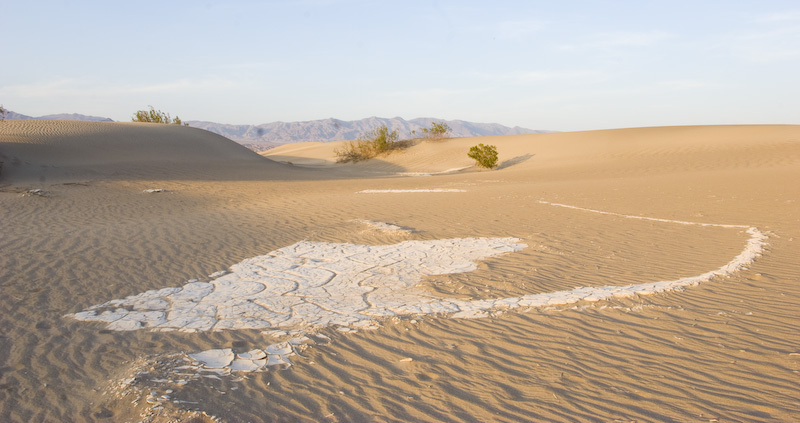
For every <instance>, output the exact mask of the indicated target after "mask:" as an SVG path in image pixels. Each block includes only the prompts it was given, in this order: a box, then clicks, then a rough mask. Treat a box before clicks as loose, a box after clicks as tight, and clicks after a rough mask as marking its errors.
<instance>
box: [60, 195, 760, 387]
mask: <svg viewBox="0 0 800 423" xmlns="http://www.w3.org/2000/svg"><path fill="white" fill-rule="evenodd" d="M540 203H542V204H548V205H553V206H558V207H565V208H570V209H575V210H582V211H587V212H593V213H599V214H606V215H614V216H618V217H624V218H631V219H641V220H651V221H658V222H666V223H677V224H683V225H697V226H711V227H720V228H740V229H741V228H747V233H748V234H750V238H749V239H748V241H747V243H746V245H745V248H744V249H743V251H742V252H741V253H740V254H739V255H737V256H736V257H735V258H734V259H733V260H731V261H730V262H728V263H727V264H726V265H724V266H722V267H720V268H719V269H717V270H714V271H711V272H706V273H703V274H701V275H697V276H692V277H686V278H681V279H677V280H673V281H661V282H651V283H643V284H633V285H627V286H606V287H579V288H575V289H573V290H568V291H558V292H552V293H543V294H532V295H526V296H521V297H509V298H500V299H487V300H475V301H460V300H442V299H439V300H436V299H434V298H431V297H429V296H428V297H427V298H425V297H419V296H416V295H413V294H415V293H412V292H408V293H407V294H412V295H406V296H403V295H402V294H401V295H399V296H400V297H403V298H398V299H405V300H416V303H412V304H399V306H398V307H396V308H394V310H386V309H384V310H380V311H379V310H372V311H373V312H375V311H377V313H376V314H375V315H374V317H379V316H391V315H394V314H431V313H445V314H450V316H451V317H454V318H480V317H485V316H487V315H488V313H489V312H490V311H492V310H497V309H514V308H520V307H529V308H530V307H540V306H545V305H567V304H572V303H577V302H579V301H590V302H593V301H601V300H604V299H609V298H613V297H618V298H619V297H631V296H634V295H648V294H654V293H657V292H663V291H669V290H681V289H683V288H684V287H687V286H691V285H696V284H699V283H701V282H704V281H708V280H710V279H712V278H714V277H719V276H728V275H731V274H732V273H734V272H736V271H738V270H741V269H743V268H745V267H746V266H747V265H748V264H750V263H752V262H753V261H754V260H755V259H756V258H757V257H758V256H759V255H761V254H762V252H763V250H764V247H765V246H766V245H767V242H766V241H767V239H768V237H767V236H766V235H765V234H763V233H762V232H760V231H759V230H758V229H757V228H755V227H748V226H744V225H724V224H712V223H696V222H687V221H678V220H669V219H658V218H650V217H643V216H631V215H624V214H619V213H612V212H605V211H600V210H593V209H586V208H581V207H576V206H571V205H566V204H559V203H549V202H546V201H540ZM474 240H476V239H474V238H473V239H456V240H444V241H446V242H449V243H451V244H457V243H458V241H474ZM477 240H486V239H485V238H478V239H477ZM492 240H506V241H508V242H511V244H510V245H509V246H508V247H507V248H508V250H507V251H518V250H520V249H522V248H523V247H524V246H525V245H524V244H521V243H519V242H518V241H519V240H518V239H516V238H495V239H492ZM436 242H437V241H427V243H436ZM407 243H420V244H424V243H426V241H406V242H405V243H400V244H396V245H394V246H386V247H397V246H398V245H402V244H407ZM300 244H302V243H298V244H295V245H293V246H291V247H286V248H285V249H282V250H286V249H290V248H292V247H294V250H295V251H297V249H298V247H299V245H300ZM320 244H324V243H320ZM324 245H328V244H324ZM329 245H334V246H340V247H341V246H348V245H350V246H352V244H329ZM356 247H359V246H356ZM360 247H366V246H360ZM366 248H369V247H366ZM282 250H277V252H281V251H282ZM501 252H503V251H501ZM273 253H276V252H273ZM495 254H499V253H495ZM275 255H279V254H275ZM489 255H492V254H487V255H486V256H489ZM261 257H268V256H261ZM261 257H256V258H254V259H258V258H261ZM482 258H483V257H482ZM251 260H253V259H251ZM245 262H247V260H245ZM245 262H242V263H245ZM242 263H240V265H241V264H242ZM472 266H473V267H472V268H469V269H467V268H466V267H462V268H461V269H457V270H454V271H453V270H451V271H449V272H447V273H453V272H459V271H470V270H474V263H472ZM467 267H469V266H467ZM231 270H233V271H236V270H237V269H236V266H234V267H232V268H231ZM429 274H436V273H429ZM438 274H441V273H438ZM226 276H228V275H226ZM219 279H222V277H221V278H219ZM191 285H192V284H191V283H190V284H187V285H186V286H185V287H184V289H185V288H186V287H189V286H191ZM176 290H177V291H176ZM180 290H181V288H165V289H164V290H158V291H148V292H146V293H143V294H140V295H139V296H133V297H128V299H126V300H135V299H137V297H141V296H142V295H145V294H148V293H156V294H166V295H172V294H174V293H176V292H178V291H180ZM410 291H414V289H413V287H412V289H411V290H410ZM416 294H418V295H419V293H416ZM206 295H208V293H206ZM392 295H396V294H392ZM414 297H416V298H414ZM126 300H112V301H109V302H107V303H104V304H101V305H98V306H94V307H91V308H90V309H89V310H87V311H85V312H81V313H76V314H74V315H69V316H72V317H74V318H76V319H80V320H101V321H110V323H109V327H110V328H112V329H115V330H134V329H139V328H141V324H140V323H138V322H137V323H136V324H133V325H131V324H127V323H126V324H123V325H120V326H115V327H112V324H113V323H115V322H117V321H119V320H122V318H123V317H125V316H124V315H123V316H119V315H117V314H116V313H123V312H120V311H119V309H118V310H117V311H115V312H112V313H111V314H108V313H109V312H108V311H106V312H104V313H102V314H100V315H97V314H96V312H95V311H93V309H97V308H103V307H110V306H116V305H121V304H123V303H125V301H126ZM420 300H422V301H421V302H420ZM135 316H137V317H139V318H141V317H152V316H148V315H147V314H135ZM331 324H333V325H337V324H338V325H341V326H344V325H343V324H342V322H336V321H328V325H331ZM350 325H351V326H361V327H366V328H369V327H375V326H374V322H373V321H371V320H365V319H360V318H359V319H358V320H357V321H355V322H350ZM187 326H189V325H187ZM246 327H248V328H250V327H249V326H246ZM317 327H319V326H317ZM228 328H229V329H233V328H234V327H228ZM312 329H313V327H312ZM191 330H197V328H191ZM294 332H295V333H299V334H300V335H301V336H300V337H296V338H292V339H291V340H289V342H285V343H279V344H273V345H270V346H268V347H267V348H266V349H265V350H253V351H250V352H248V353H244V354H238V355H237V354H234V353H233V351H232V350H229V349H222V350H208V351H204V352H200V353H195V354H190V355H188V357H187V359H188V360H190V361H193V366H187V367H193V368H195V369H196V370H198V371H199V370H212V371H219V372H222V373H230V372H231V371H257V370H263V369H265V368H266V367H268V366H272V365H279V364H282V365H291V362H290V361H289V359H288V357H289V356H291V355H293V354H294V353H295V350H296V349H297V348H298V347H301V346H304V345H305V344H306V343H307V342H309V341H310V339H309V338H307V337H305V336H304V335H303V332H302V331H297V330H296V331H294ZM316 336H322V335H316ZM259 351H263V354H262V353H259Z"/></svg>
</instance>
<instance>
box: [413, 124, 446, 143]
mask: <svg viewBox="0 0 800 423" xmlns="http://www.w3.org/2000/svg"><path fill="white" fill-rule="evenodd" d="M450 131H452V128H450V126H449V125H448V124H447V123H446V122H444V121H442V122H431V127H430V128H422V129H420V132H419V134H418V133H417V130H416V129H415V130H413V131H411V133H410V134H409V135H410V136H411V138H421V139H424V140H441V139H445V138H450ZM417 135H419V137H418V136H417Z"/></svg>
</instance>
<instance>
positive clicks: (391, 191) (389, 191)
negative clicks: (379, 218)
mask: <svg viewBox="0 0 800 423" xmlns="http://www.w3.org/2000/svg"><path fill="white" fill-rule="evenodd" d="M409 192H467V190H463V189H455V188H435V189H365V190H363V191H359V192H357V193H356V194H397V193H409Z"/></svg>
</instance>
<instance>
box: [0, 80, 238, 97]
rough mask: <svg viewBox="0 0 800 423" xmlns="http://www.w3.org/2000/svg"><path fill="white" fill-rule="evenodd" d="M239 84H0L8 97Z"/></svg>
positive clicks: (171, 90)
mask: <svg viewBox="0 0 800 423" xmlns="http://www.w3.org/2000/svg"><path fill="white" fill-rule="evenodd" d="M236 85H237V83H236V82H234V81H229V80H225V79H217V78H209V79H178V80H174V81H169V82H163V83H157V84H119V85H114V84H107V85H98V84H94V83H90V82H88V81H84V80H79V79H75V78H60V79H55V80H52V81H41V82H35V83H31V84H16V85H7V86H0V94H3V95H4V96H8V97H23V98H25V97H49V98H52V97H59V96H87V95H94V96H117V95H127V94H137V93H176V92H197V91H199V90H221V89H230V88H232V87H234V86H236Z"/></svg>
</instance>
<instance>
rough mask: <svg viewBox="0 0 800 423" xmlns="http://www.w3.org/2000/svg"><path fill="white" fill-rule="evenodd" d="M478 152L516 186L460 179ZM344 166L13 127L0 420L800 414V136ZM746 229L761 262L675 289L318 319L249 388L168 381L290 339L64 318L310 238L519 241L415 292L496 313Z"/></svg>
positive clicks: (705, 261) (234, 149)
mask: <svg viewBox="0 0 800 423" xmlns="http://www.w3.org/2000/svg"><path fill="white" fill-rule="evenodd" d="M478 142H482V143H484V144H487V143H488V144H494V145H496V146H497V147H498V151H499V152H500V159H501V166H500V169H499V170H495V171H478V170H477V169H475V168H466V169H464V168H465V167H468V166H470V165H471V160H470V159H469V158H467V157H466V152H467V150H468V149H469V147H470V146H472V145H475V144H477V143H478ZM332 147H334V146H333V145H319V144H311V145H302V144H301V145H294V146H286V147H282V148H279V149H276V150H274V151H271V152H269V153H268V154H267V157H268V158H270V159H272V160H268V159H265V158H262V157H260V156H258V155H256V154H255V153H251V152H249V151H248V150H246V149H244V148H243V147H240V146H238V145H237V144H235V143H233V142H231V141H229V140H226V139H224V138H222V137H219V136H216V135H214V134H210V133H208V132H204V131H200V130H197V129H193V128H185V127H177V126H174V127H173V126H161V125H146V124H120V123H91V122H64V121H6V122H2V123H0V161H2V162H3V168H2V173H0V223H2V232H0V292H2V294H3V295H2V297H0V421H3V422H6V421H9V422H28V421H43V422H61V421H78V422H82V421H87V422H120V421H142V420H144V421H169V419H178V420H183V421H203V420H207V421H211V419H212V417H209V416H214V418H217V419H219V420H221V421H228V422H239V421H287V422H294V421H301V422H302V421H308V422H316V421H370V422H373V421H376V422H381V421H508V422H512V421H614V420H621V421H631V420H636V421H698V422H708V421H714V420H715V419H716V420H718V421H793V420H797V419H800V399H798V395H797V392H800V373H798V372H800V331H798V327H800V300H798V298H800V285H798V281H800V265H798V263H799V262H800V261H799V260H800V259H799V258H800V246H798V242H800V204H798V201H800V184H797V183H796V181H798V180H800V127H797V126H728V127H678V128H643V129H623V130H613V131H593V132H578V133H562V134H538V135H523V136H509V137H488V138H481V139H453V140H447V141H438V142H424V143H420V144H417V145H415V146H414V147H412V148H411V149H409V150H406V151H404V152H399V153H393V154H391V155H389V156H386V157H383V158H380V159H377V160H373V161H370V162H366V163H359V164H355V165H352V164H351V165H335V164H334V163H333V157H332ZM286 162H292V163H294V165H290V164H287V163H286ZM459 169H460V170H459ZM425 174H428V175H431V176H427V177H419V176H414V177H411V176H409V175H425ZM35 190H41V191H35ZM145 190H162V191H157V192H145ZM547 203H559V204H565V205H571V206H575V207H578V208H580V209H569V208H564V207H556V206H554V205H552V204H547ZM581 209H591V210H596V211H603V212H608V213H611V214H601V213H593V212H587V211H586V210H581ZM625 216H642V217H650V218H655V219H662V220H663V221H657V220H639V219H630V218H627V217H625ZM670 221H684V222H693V223H710V224H717V225H735V226H736V225H738V226H743V228H735V227H719V226H697V225H680V224H675V223H671V222H670ZM368 222H370V223H368ZM748 227H755V228H758V230H759V231H761V232H763V233H764V234H765V235H766V237H767V239H766V246H765V247H764V249H763V251H762V252H761V255H760V256H758V257H756V258H755V261H754V262H752V264H749V265H748V266H747V267H746V268H743V269H739V270H737V271H735V272H733V273H732V274H730V275H729V276H715V277H713V278H711V279H710V280H708V281H704V282H702V283H700V284H697V285H694V286H688V287H686V288H685V289H683V290H678V291H675V290H669V291H665V292H659V293H654V294H651V295H640V294H637V295H633V296H620V297H613V298H609V299H602V300H600V301H579V302H577V303H572V304H568V305H558V304H555V305H545V306H535V307H522V308H511V309H504V308H502V307H493V308H492V309H491V310H490V312H488V313H487V314H486V316H485V317H483V318H476V319H458V318H453V316H452V315H450V314H447V313H445V314H424V315H418V314H410V315H409V314H404V315H394V316H388V317H385V318H381V319H377V324H378V325H377V328H374V329H371V330H365V329H363V328H354V329H353V331H343V330H340V329H341V327H337V326H335V325H334V326H326V327H322V328H319V329H318V330H315V331H314V333H313V334H312V335H311V336H309V337H308V338H309V342H305V343H304V344H303V346H302V348H297V349H296V351H293V352H292V353H291V355H289V356H288V359H289V360H290V361H291V362H292V364H293V365H292V366H290V367H289V366H288V365H285V364H284V365H279V366H268V368H267V369H266V370H262V371H256V372H231V373H230V374H228V373H226V372H221V373H220V372H217V373H215V372H206V373H202V374H201V375H200V376H199V377H194V378H190V377H184V378H183V379H181V377H178V376H176V375H175V370H174V369H175V368H176V367H180V366H181V365H182V363H184V358H183V357H184V356H185V354H192V353H197V352H200V351H208V350H214V349H230V350H231V352H232V353H240V354H244V353H246V352H250V351H254V350H255V349H259V348H264V347H266V346H267V345H271V344H276V343H280V342H284V341H286V340H287V339H288V338H290V337H292V336H294V335H293V334H291V333H288V332H287V333H285V334H276V333H270V332H269V331H264V330H263V329H244V330H224V331H218V332H215V331H202V332H192V333H189V332H182V331H170V332H162V331H154V330H148V328H146V327H144V328H142V329H140V330H132V331H115V330H113V329H110V328H108V327H106V325H105V324H103V323H101V322H84V321H80V320H76V319H74V318H70V317H68V316H67V315H69V314H73V313H79V312H81V311H83V310H86V309H87V308H89V307H91V306H93V305H98V304H103V303H105V302H107V301H109V300H113V299H122V298H125V297H128V296H133V295H137V294H140V293H142V292H145V291H149V290H160V289H163V288H168V287H181V286H184V285H185V284H187V282H188V281H190V280H193V279H197V280H198V281H199V282H209V281H212V280H213V279H214V277H210V276H209V275H212V274H214V273H215V272H218V271H221V270H226V269H229V268H230V267H231V266H233V265H235V264H237V263H240V262H242V261H244V260H246V259H249V258H253V257H257V256H262V255H264V254H267V253H269V252H271V251H276V250H280V249H282V248H286V247H288V246H292V245H294V244H296V243H298V242H300V241H304V240H305V241H308V242H312V243H314V242H328V243H346V244H355V245H367V246H378V245H395V244H400V243H403V242H405V241H434V240H442V239H465V238H496V237H509V238H518V239H521V240H522V241H521V242H523V243H524V244H525V245H526V246H527V247H526V248H525V249H523V250H521V251H518V252H509V253H505V254H501V255H499V256H495V257H489V258H485V259H482V260H478V261H476V265H475V266H476V267H477V269H476V270H473V271H468V272H462V273H451V274H442V275H434V276H425V277H423V278H422V280H421V281H420V282H419V284H418V285H417V287H416V288H415V289H418V290H420V291H424V292H427V293H429V294H430V295H431V296H434V297H437V298H440V297H441V298H448V299H450V300H448V301H480V300H484V299H492V298H509V297H522V296H526V295H534V294H543V293H545V294H546V293H550V292H555V291H565V290H572V289H574V288H576V287H604V286H625V285H631V284H640V283H648V282H658V281H673V280H679V279H681V278H687V277H692V276H696V275H701V274H704V273H706V272H709V271H714V270H716V269H719V268H721V267H722V266H724V265H726V263H729V262H730V261H731V260H733V259H734V258H735V257H737V255H739V254H741V253H742V251H743V249H745V248H746V245H747V243H748V240H749V239H750V237H751V235H750V234H748V233H747V231H746V228H748ZM387 228H389V229H391V230H387ZM65 316H67V317H65ZM265 332H266V333H265ZM316 335H320V336H319V337H317V336H316ZM185 364H191V363H189V362H188V361H187V362H185ZM195 375H197V373H195ZM179 381H183V384H180V383H172V382H179ZM168 391H169V392H168ZM148 401H149V402H148ZM192 419H195V420H192Z"/></svg>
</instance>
